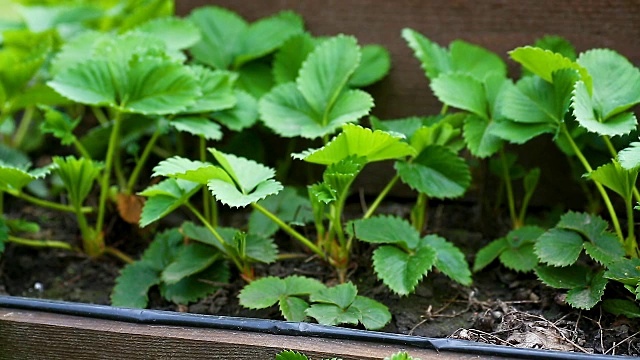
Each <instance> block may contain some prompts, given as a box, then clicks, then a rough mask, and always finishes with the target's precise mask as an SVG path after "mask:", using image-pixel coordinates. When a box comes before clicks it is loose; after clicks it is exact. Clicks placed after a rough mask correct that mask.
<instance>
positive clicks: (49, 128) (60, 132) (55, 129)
mask: <svg viewBox="0 0 640 360" xmlns="http://www.w3.org/2000/svg"><path fill="white" fill-rule="evenodd" d="M80 120H81V118H78V119H77V120H75V121H74V120H71V118H69V116H68V115H67V114H65V113H63V112H61V111H58V110H55V109H53V108H50V107H45V108H44V122H42V124H41V125H40V130H41V131H42V132H43V133H47V134H52V135H53V136H55V137H57V138H58V139H60V143H62V145H71V144H73V142H74V140H75V139H76V136H75V135H73V129H75V128H76V127H77V126H78V124H80Z"/></svg>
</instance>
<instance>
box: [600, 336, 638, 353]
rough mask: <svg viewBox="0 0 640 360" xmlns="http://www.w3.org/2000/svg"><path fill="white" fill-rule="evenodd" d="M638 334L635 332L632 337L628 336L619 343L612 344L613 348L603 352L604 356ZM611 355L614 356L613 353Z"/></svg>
mask: <svg viewBox="0 0 640 360" xmlns="http://www.w3.org/2000/svg"><path fill="white" fill-rule="evenodd" d="M639 334H640V331H636V332H635V333H634V334H633V335H629V336H627V337H626V338H624V340H622V341H620V342H619V343H617V344H616V343H614V344H613V346H612V347H611V348H610V349H609V350H607V351H605V352H604V355H607V353H608V352H609V351H613V350H614V349H615V348H617V347H618V346H620V345H621V344H624V343H625V342H627V341H629V340H630V339H632V338H634V337H636V336H638V335H639ZM612 355H615V353H612Z"/></svg>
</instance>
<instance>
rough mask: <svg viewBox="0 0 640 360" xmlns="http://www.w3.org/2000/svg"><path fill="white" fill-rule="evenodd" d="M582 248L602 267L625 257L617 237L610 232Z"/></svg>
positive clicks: (604, 233) (600, 235) (597, 237)
mask: <svg viewBox="0 0 640 360" xmlns="http://www.w3.org/2000/svg"><path fill="white" fill-rule="evenodd" d="M583 246H584V250H585V252H586V253H587V255H589V256H590V257H591V258H592V259H593V260H595V261H597V262H599V263H600V264H603V265H609V264H611V263H613V262H616V261H618V260H620V259H621V258H622V257H624V256H625V250H624V248H623V247H622V244H621V243H620V241H619V240H618V237H617V236H616V235H615V234H613V233H610V232H603V233H601V234H599V235H598V236H596V237H595V238H593V239H592V240H591V242H585V243H584V244H583Z"/></svg>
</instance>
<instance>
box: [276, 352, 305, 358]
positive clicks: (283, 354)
mask: <svg viewBox="0 0 640 360" xmlns="http://www.w3.org/2000/svg"><path fill="white" fill-rule="evenodd" d="M276 360H309V358H308V357H306V356H305V355H304V354H300V353H299V352H295V351H292V350H285V351H282V352H280V353H278V354H276Z"/></svg>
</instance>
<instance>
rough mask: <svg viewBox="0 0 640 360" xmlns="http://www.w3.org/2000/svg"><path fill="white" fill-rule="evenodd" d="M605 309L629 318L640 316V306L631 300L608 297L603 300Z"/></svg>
mask: <svg viewBox="0 0 640 360" xmlns="http://www.w3.org/2000/svg"><path fill="white" fill-rule="evenodd" d="M602 308H603V309H604V311H606V312H608V313H611V314H613V315H617V316H620V315H622V316H625V317H627V318H629V319H637V318H640V306H638V304H636V303H635V302H633V301H630V300H622V299H607V300H603V301H602Z"/></svg>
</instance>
